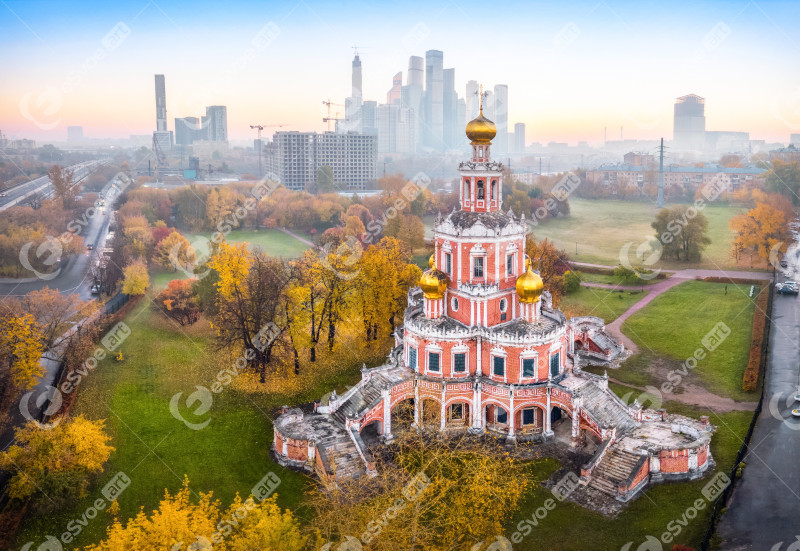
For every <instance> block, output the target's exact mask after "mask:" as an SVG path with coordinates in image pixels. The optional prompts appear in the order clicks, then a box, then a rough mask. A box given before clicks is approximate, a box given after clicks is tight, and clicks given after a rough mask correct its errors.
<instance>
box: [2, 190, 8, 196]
mask: <svg viewBox="0 0 800 551" xmlns="http://www.w3.org/2000/svg"><path fill="white" fill-rule="evenodd" d="M0 197H8V193H6V192H5V191H0Z"/></svg>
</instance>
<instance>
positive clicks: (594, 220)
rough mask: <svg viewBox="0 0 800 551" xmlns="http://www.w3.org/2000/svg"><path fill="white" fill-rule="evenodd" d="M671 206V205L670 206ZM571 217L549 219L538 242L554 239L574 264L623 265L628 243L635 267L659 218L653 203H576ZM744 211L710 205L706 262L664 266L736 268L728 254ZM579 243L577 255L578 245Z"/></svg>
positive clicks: (706, 212) (540, 230) (534, 228)
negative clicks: (735, 220) (733, 225)
mask: <svg viewBox="0 0 800 551" xmlns="http://www.w3.org/2000/svg"><path fill="white" fill-rule="evenodd" d="M667 206H670V205H667ZM570 211H571V213H570V215H569V216H568V217H566V218H558V219H554V220H548V221H546V222H544V223H541V224H539V225H538V226H534V225H531V226H530V228H531V231H532V232H533V234H534V235H535V236H536V237H537V238H538V239H542V238H545V237H546V238H548V239H550V240H551V241H553V242H554V243H555V244H556V245H557V246H558V247H559V248H561V249H564V250H565V251H566V252H567V254H568V255H569V256H570V258H572V259H573V260H577V261H579V262H589V263H595V264H605V265H611V266H615V265H617V264H619V263H620V250H621V249H622V247H623V246H624V245H625V244H626V243H633V246H632V247H631V263H633V262H634V260H633V254H635V250H636V247H637V246H638V245H639V244H640V243H642V242H645V241H648V240H650V239H653V238H654V236H655V235H654V232H653V228H651V227H650V223H651V222H652V221H653V219H654V218H655V215H656V211H657V209H656V207H655V206H654V205H653V204H652V203H649V202H648V203H631V202H623V201H608V200H590V199H570ZM741 212H743V209H741V208H734V207H728V206H716V205H710V206H708V207H706V208H705V209H704V210H703V214H704V215H705V216H706V218H707V219H708V237H709V238H710V239H711V244H710V245H709V246H708V247H707V248H706V250H705V251H704V253H703V259H702V261H701V262H700V263H696V264H691V265H687V263H682V262H675V261H671V260H669V259H665V260H663V261H662V263H661V264H660V265H658V266H659V267H666V268H685V267H703V268H717V267H719V268H731V267H735V266H734V263H733V260H732V259H731V258H730V255H729V254H728V253H729V251H730V247H731V233H730V229H729V228H728V220H730V218H731V217H732V216H734V215H736V214H739V213H741ZM576 243H577V251H578V252H577V254H576V252H575V249H576V247H575V244H576Z"/></svg>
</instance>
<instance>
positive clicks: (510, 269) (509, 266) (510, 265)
mask: <svg viewBox="0 0 800 551" xmlns="http://www.w3.org/2000/svg"><path fill="white" fill-rule="evenodd" d="M506 275H507V276H508V277H511V276H513V275H514V255H513V254H510V255H508V256H506Z"/></svg>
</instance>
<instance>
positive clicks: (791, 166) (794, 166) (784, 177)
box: [764, 159, 800, 205]
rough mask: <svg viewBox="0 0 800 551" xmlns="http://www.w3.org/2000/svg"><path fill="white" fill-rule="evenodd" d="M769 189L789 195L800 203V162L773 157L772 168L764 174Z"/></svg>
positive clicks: (796, 202) (794, 202)
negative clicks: (788, 161) (799, 197)
mask: <svg viewBox="0 0 800 551" xmlns="http://www.w3.org/2000/svg"><path fill="white" fill-rule="evenodd" d="M764 180H765V182H766V184H767V189H768V190H769V191H771V192H773V193H780V194H782V195H785V196H786V197H789V198H790V199H791V200H792V203H793V204H795V205H797V204H798V203H800V199H798V194H800V163H798V162H797V161H794V162H790V163H787V162H784V161H781V160H780V159H773V160H772V165H771V167H770V169H769V170H768V171H767V172H766V173H765V174H764Z"/></svg>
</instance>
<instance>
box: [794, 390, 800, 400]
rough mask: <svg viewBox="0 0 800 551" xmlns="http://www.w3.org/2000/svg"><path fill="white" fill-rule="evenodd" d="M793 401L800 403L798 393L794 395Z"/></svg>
mask: <svg viewBox="0 0 800 551" xmlns="http://www.w3.org/2000/svg"><path fill="white" fill-rule="evenodd" d="M794 401H795V402H800V392H798V393H797V394H795V395H794Z"/></svg>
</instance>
